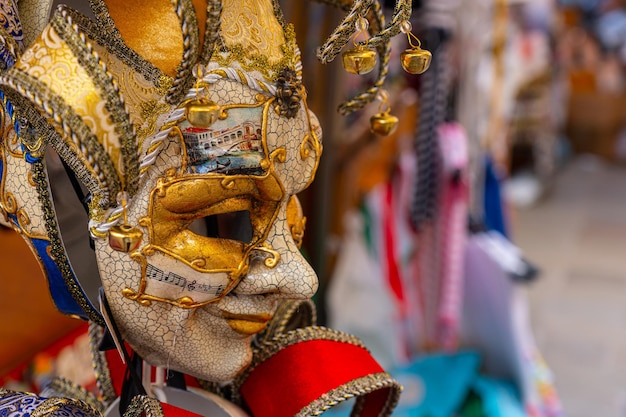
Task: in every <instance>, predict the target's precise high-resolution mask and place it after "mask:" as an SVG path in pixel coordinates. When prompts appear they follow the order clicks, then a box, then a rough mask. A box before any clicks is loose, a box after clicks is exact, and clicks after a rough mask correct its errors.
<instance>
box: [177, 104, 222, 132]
mask: <svg viewBox="0 0 626 417" xmlns="http://www.w3.org/2000/svg"><path fill="white" fill-rule="evenodd" d="M185 116H186V117H187V121H188V122H189V123H191V125H192V126H194V127H200V128H207V127H209V126H211V125H212V124H213V123H215V122H216V121H217V119H218V118H219V116H220V106H219V105H217V104H216V103H215V102H213V101H211V100H208V99H206V98H199V99H196V100H193V101H191V102H189V103H188V104H187V106H186V108H185Z"/></svg>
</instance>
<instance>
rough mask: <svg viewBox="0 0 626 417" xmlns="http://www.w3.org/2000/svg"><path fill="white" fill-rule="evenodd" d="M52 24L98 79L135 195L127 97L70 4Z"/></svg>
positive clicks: (129, 188) (132, 133)
mask: <svg viewBox="0 0 626 417" xmlns="http://www.w3.org/2000/svg"><path fill="white" fill-rule="evenodd" d="M189 1H191V0H189ZM59 15H60V16H62V18H63V19H60V18H58V17H57V16H59ZM51 25H52V27H53V28H54V30H55V31H56V32H57V33H58V34H59V36H61V38H62V39H63V40H64V41H65V42H66V43H67V44H68V46H69V47H70V49H71V50H72V52H73V53H74V55H75V56H76V58H77V59H78V62H79V63H80V65H81V66H83V68H84V69H85V70H86V71H87V74H89V76H90V77H91V79H92V80H93V81H94V82H95V84H96V86H97V88H98V89H99V92H100V94H102V96H103V98H104V100H105V101H106V108H107V110H108V112H109V115H110V118H111V120H112V121H113V123H114V124H115V132H116V133H117V134H118V136H119V142H120V149H121V152H122V158H123V169H122V171H123V172H122V179H123V188H124V190H125V191H126V192H128V194H129V195H130V196H131V197H132V196H133V195H134V194H135V192H136V191H137V177H138V175H139V157H138V151H137V142H136V138H135V131H134V128H133V125H132V123H131V122H130V115H129V114H128V113H127V111H126V106H125V105H124V101H123V99H122V98H121V97H120V91H119V86H118V84H117V81H116V80H115V79H114V78H113V76H112V75H111V74H110V73H109V72H108V71H107V70H106V67H105V66H104V65H103V63H102V62H101V61H100V59H99V57H98V56H97V54H96V53H94V50H93V46H92V45H91V44H90V43H89V42H87V39H86V35H85V34H84V33H82V32H80V30H79V28H78V25H76V24H73V22H72V17H71V14H70V13H68V12H67V8H64V7H60V8H59V13H57V15H55V17H54V18H53V19H52V21H51ZM116 194H117V193H116Z"/></svg>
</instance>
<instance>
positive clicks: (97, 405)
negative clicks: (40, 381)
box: [41, 376, 105, 413]
mask: <svg viewBox="0 0 626 417" xmlns="http://www.w3.org/2000/svg"><path fill="white" fill-rule="evenodd" d="M41 395H42V396H43V397H63V398H72V399H75V400H80V401H82V402H84V403H86V404H88V405H89V406H90V407H91V408H93V409H96V410H98V411H99V412H101V413H103V412H104V410H105V404H104V403H102V402H101V401H100V400H98V398H96V396H95V395H93V394H92V393H91V392H89V391H87V390H86V389H85V388H83V387H81V386H80V385H78V384H75V383H74V382H72V381H70V380H69V379H66V378H63V377H59V376H58V377H55V378H54V379H53V380H52V381H51V382H50V383H49V384H48V385H47V386H46V388H45V389H44V390H43V391H42V393H41Z"/></svg>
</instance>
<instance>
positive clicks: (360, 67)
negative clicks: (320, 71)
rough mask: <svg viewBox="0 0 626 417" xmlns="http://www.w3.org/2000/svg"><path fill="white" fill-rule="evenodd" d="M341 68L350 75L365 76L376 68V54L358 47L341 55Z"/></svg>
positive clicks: (363, 47) (361, 46)
mask: <svg viewBox="0 0 626 417" xmlns="http://www.w3.org/2000/svg"><path fill="white" fill-rule="evenodd" d="M341 57H342V59H343V68H344V69H345V70H346V71H348V72H349V73H351V74H367V73H368V72H371V71H372V70H373V69H374V67H375V66H376V52H375V51H372V50H371V49H368V48H366V47H365V46H363V45H358V46H357V47H356V48H354V49H350V50H348V51H345V52H344V53H343V54H341Z"/></svg>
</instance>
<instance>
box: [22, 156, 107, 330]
mask: <svg viewBox="0 0 626 417" xmlns="http://www.w3.org/2000/svg"><path fill="white" fill-rule="evenodd" d="M32 177H33V181H34V182H35V183H36V184H37V194H38V196H39V202H40V204H41V207H42V209H43V215H44V219H45V225H46V232H47V234H48V237H49V238H50V249H49V250H50V256H51V257H52V259H53V260H54V262H55V264H56V265H57V266H58V268H59V270H60V271H61V275H62V276H63V280H64V281H65V285H66V286H67V288H68V289H69V290H70V294H71V295H72V298H73V299H74V300H75V301H76V302H77V303H78V305H80V307H81V308H82V309H83V311H84V312H85V314H86V315H87V317H88V318H89V320H91V321H93V322H95V323H98V324H100V325H101V326H103V325H104V320H103V319H102V316H101V315H100V313H99V312H98V311H97V310H96V309H94V308H93V306H92V305H91V302H90V301H89V299H88V298H87V296H86V295H85V293H84V292H83V290H82V288H81V287H80V286H79V285H78V282H77V280H76V277H75V275H74V272H73V271H72V267H71V266H70V263H69V260H68V259H67V255H66V253H65V246H63V242H62V241H61V237H60V236H59V227H58V224H57V221H56V214H55V211H54V205H53V204H52V196H51V195H50V187H49V185H48V177H47V173H46V168H45V166H44V163H43V161H42V160H39V161H37V162H35V163H33V164H32Z"/></svg>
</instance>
